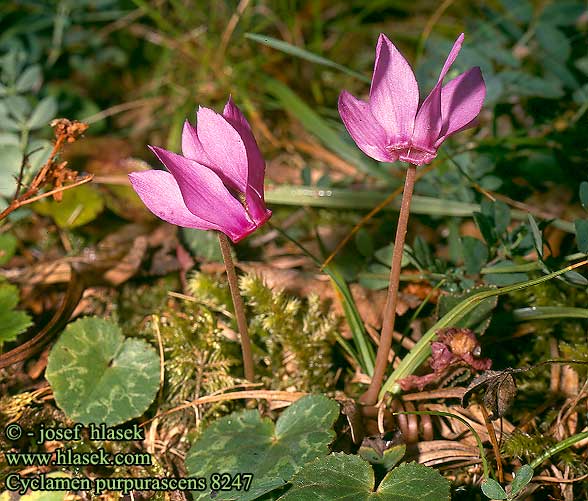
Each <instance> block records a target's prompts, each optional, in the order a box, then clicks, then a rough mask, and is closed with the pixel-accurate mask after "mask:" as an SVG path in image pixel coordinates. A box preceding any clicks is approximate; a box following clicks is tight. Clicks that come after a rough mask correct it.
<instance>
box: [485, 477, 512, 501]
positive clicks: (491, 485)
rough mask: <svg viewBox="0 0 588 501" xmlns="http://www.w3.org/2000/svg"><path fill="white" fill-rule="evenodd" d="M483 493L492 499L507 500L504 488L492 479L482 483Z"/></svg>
mask: <svg viewBox="0 0 588 501" xmlns="http://www.w3.org/2000/svg"><path fill="white" fill-rule="evenodd" d="M482 492H483V493H484V494H485V495H486V497H489V498H490V499H506V497H507V496H506V492H505V491H504V489H503V488H502V486H501V485H500V484H499V483H498V482H497V481H496V480H493V479H491V478H489V479H488V480H485V481H484V482H482Z"/></svg>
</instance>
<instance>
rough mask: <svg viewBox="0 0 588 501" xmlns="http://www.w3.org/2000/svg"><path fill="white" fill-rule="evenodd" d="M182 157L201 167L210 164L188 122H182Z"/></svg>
mask: <svg viewBox="0 0 588 501" xmlns="http://www.w3.org/2000/svg"><path fill="white" fill-rule="evenodd" d="M182 155H183V156H185V157H186V158H190V159H192V160H196V161H197V162H198V163H201V164H203V165H210V163H211V161H210V159H209V158H208V157H207V156H206V153H205V152H204V148H203V147H202V144H201V143H200V139H198V134H197V133H196V129H195V128H194V127H193V126H192V124H191V123H190V122H188V120H186V121H185V122H184V128H183V129H182Z"/></svg>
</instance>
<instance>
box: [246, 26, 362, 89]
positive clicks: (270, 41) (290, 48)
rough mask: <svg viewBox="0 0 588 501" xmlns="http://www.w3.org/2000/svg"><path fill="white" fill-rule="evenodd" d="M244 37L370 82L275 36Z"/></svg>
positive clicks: (256, 35)
mask: <svg viewBox="0 0 588 501" xmlns="http://www.w3.org/2000/svg"><path fill="white" fill-rule="evenodd" d="M245 38H248V39H249V40H253V41H254V42H257V43H260V44H263V45H267V46H268V47H271V48H272V49H276V50H279V51H280V52H284V53H285V54H288V55H290V56H294V57H298V58H300V59H305V60H306V61H310V62H311V63H315V64H320V65H321V66H326V67H327V68H333V69H335V70H339V71H342V72H343V73H347V74H348V75H351V76H352V77H355V78H357V79H358V80H361V81H362V82H365V83H370V82H371V79H370V78H369V77H366V76H365V75H362V74H361V73H358V72H357V71H353V70H352V69H351V68H347V66H343V65H342V64H339V63H336V62H335V61H332V60H331V59H327V58H326V57H323V56H319V55H318V54H315V53H314V52H310V51H309V50H306V49H303V48H301V47H297V46H296V45H292V44H290V43H288V42H284V41H283V40H278V39H277V38H273V37H269V36H267V35H259V34H257V33H245Z"/></svg>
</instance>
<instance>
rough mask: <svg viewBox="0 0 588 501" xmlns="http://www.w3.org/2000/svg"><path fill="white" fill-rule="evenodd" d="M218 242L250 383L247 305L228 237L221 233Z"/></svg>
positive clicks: (252, 376)
mask: <svg viewBox="0 0 588 501" xmlns="http://www.w3.org/2000/svg"><path fill="white" fill-rule="evenodd" d="M218 241H219V243H220V248H221V253H222V255H223V260H224V262H225V269H226V271H227V278H228V279H229V288H230V289H231V297H232V298H233V306H234V307H235V316H236V317H237V327H238V328H239V335H240V336H241V351H242V352H243V367H244V370H245V379H247V380H248V381H254V380H255V369H254V368H253V355H252V352H251V340H250V339H249V333H248V331H247V318H246V317H245V305H244V304H243V298H242V297H241V294H240V292H239V283H238V281H237V272H236V271H235V264H234V263H233V257H232V256H231V244H230V243H229V239H228V238H227V236H226V235H225V234H224V233H221V232H219V233H218Z"/></svg>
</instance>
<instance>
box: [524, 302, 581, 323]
mask: <svg viewBox="0 0 588 501" xmlns="http://www.w3.org/2000/svg"><path fill="white" fill-rule="evenodd" d="M512 314H513V317H514V319H515V320H516V321H517V322H526V321H528V320H545V319H548V318H588V310H587V309H586V308H573V307H570V306H531V307H529V308H517V309H516V310H513V312H512Z"/></svg>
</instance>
